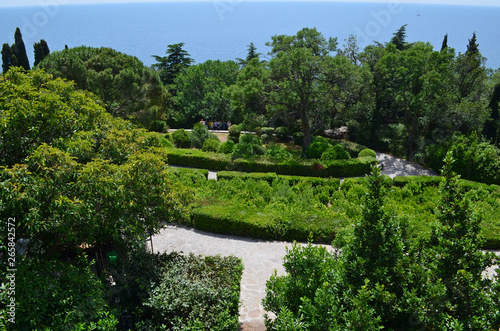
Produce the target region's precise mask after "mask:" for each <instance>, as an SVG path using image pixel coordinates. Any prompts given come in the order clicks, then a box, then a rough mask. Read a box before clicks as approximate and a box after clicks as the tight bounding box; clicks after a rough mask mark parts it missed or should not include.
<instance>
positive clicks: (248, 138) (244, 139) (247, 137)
mask: <svg viewBox="0 0 500 331" xmlns="http://www.w3.org/2000/svg"><path fill="white" fill-rule="evenodd" d="M239 142H240V143H242V144H249V145H260V140H259V137H257V136H255V135H253V134H251V133H245V134H243V135H242V136H241V137H240V141H239Z"/></svg>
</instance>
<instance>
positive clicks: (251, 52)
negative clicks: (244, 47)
mask: <svg viewBox="0 0 500 331" xmlns="http://www.w3.org/2000/svg"><path fill="white" fill-rule="evenodd" d="M259 55H260V53H257V47H255V45H254V44H253V43H250V45H248V55H247V58H246V62H247V63H248V62H250V60H251V59H255V58H257V59H258V58H259Z"/></svg>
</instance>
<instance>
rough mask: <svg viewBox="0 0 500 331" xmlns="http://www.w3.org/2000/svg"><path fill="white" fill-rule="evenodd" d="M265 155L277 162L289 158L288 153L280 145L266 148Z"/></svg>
mask: <svg viewBox="0 0 500 331" xmlns="http://www.w3.org/2000/svg"><path fill="white" fill-rule="evenodd" d="M265 155H266V156H268V157H270V158H273V159H275V160H278V161H283V160H286V159H289V158H290V156H291V154H290V152H289V151H287V150H286V149H285V148H283V147H282V146H280V145H270V146H267V148H266V153H265Z"/></svg>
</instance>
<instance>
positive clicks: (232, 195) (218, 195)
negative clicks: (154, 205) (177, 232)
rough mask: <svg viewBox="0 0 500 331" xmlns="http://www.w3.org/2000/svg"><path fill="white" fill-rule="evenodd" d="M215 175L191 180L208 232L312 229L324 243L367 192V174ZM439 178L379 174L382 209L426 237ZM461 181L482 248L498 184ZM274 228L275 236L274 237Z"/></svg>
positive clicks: (346, 224) (489, 239)
mask: <svg viewBox="0 0 500 331" xmlns="http://www.w3.org/2000/svg"><path fill="white" fill-rule="evenodd" d="M218 178H219V179H220V181H219V182H213V181H209V182H205V181H197V182H196V185H195V186H196V187H198V188H201V189H200V190H199V191H197V193H195V201H196V202H195V208H194V210H193V216H192V217H193V220H194V225H195V226H196V227H198V226H200V227H202V228H203V229H204V230H207V231H214V232H222V233H232V234H238V235H253V236H256V237H261V238H275V239H278V238H286V239H298V240H301V241H305V240H306V239H307V236H308V234H309V231H312V233H313V235H314V238H315V239H316V240H320V241H326V242H329V241H330V240H331V238H333V237H336V236H337V235H339V234H343V233H345V231H348V232H349V229H350V227H351V225H352V224H355V223H356V222H357V221H358V220H359V215H360V213H361V207H360V206H361V205H362V204H363V197H364V196H365V195H366V192H367V180H366V178H349V179H346V180H344V182H343V183H342V186H341V189H340V191H339V190H338V187H339V180H338V179H322V178H316V177H296V176H283V175H276V173H235V172H224V171H223V172H219V173H218ZM259 181H261V182H263V183H261V184H258V182H259ZM441 181H442V178H441V177H426V176H418V177H396V178H395V179H394V183H393V181H392V180H391V179H390V178H389V177H387V176H383V184H384V187H385V188H390V190H389V191H388V196H387V205H386V207H385V208H386V209H387V210H388V212H391V213H394V214H396V215H399V216H401V217H405V218H406V219H407V221H408V223H409V225H410V227H411V228H412V229H413V231H414V233H415V234H416V235H417V236H419V237H427V236H428V235H429V232H430V229H431V225H432V224H433V223H434V222H435V221H436V215H435V213H434V210H435V208H436V207H437V201H438V200H439V191H438V188H437V186H438V185H439V183H440V182H441ZM190 182H191V181H190ZM460 183H461V185H463V187H464V189H465V192H466V196H467V197H468V198H470V199H471V200H472V201H473V202H474V204H475V211H476V212H478V213H479V212H480V213H481V215H482V217H483V224H482V232H481V233H482V235H483V236H484V238H485V240H486V241H485V243H484V245H483V247H484V248H495V247H500V237H499V236H498V233H499V232H500V225H499V224H498V217H497V214H498V213H500V188H499V187H498V186H495V185H491V186H490V185H486V184H477V183H476V184H472V183H471V182H467V181H462V180H461V181H460ZM290 186H291V187H290ZM198 204H200V205H198ZM229 229H231V230H230V232H225V231H229ZM277 229H279V231H277ZM273 233H277V234H278V236H277V237H273ZM328 238H330V239H328Z"/></svg>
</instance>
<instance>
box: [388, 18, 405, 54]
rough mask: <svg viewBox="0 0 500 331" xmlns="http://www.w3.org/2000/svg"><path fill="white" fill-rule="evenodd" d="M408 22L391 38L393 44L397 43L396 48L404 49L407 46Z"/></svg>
mask: <svg viewBox="0 0 500 331" xmlns="http://www.w3.org/2000/svg"><path fill="white" fill-rule="evenodd" d="M407 25H408V24H405V25H403V26H402V27H400V28H399V30H398V31H396V32H395V33H393V36H394V37H392V39H391V44H394V45H396V48H397V49H398V50H400V51H403V50H405V49H406V48H407V46H408V45H407V42H406V26H407Z"/></svg>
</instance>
